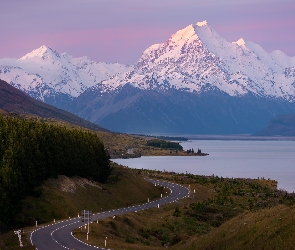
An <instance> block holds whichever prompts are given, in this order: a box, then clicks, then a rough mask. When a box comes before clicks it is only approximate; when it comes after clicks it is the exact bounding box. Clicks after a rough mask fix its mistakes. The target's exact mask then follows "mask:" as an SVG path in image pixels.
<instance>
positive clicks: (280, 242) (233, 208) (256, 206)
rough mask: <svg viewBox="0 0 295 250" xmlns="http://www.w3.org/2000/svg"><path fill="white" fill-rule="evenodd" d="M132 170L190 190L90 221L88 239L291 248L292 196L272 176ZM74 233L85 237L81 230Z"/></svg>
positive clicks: (146, 245) (150, 245)
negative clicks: (172, 198)
mask: <svg viewBox="0 0 295 250" xmlns="http://www.w3.org/2000/svg"><path fill="white" fill-rule="evenodd" d="M130 171H132V172H133V174H135V175H136V176H142V177H144V176H148V177H151V178H157V179H164V180H169V181H173V182H177V183H180V184H182V185H185V186H187V187H189V188H190V190H191V195H190V197H189V198H186V199H183V200H181V201H179V202H177V203H174V204H169V205H165V206H163V207H160V208H154V209H150V210H146V211H142V212H138V213H131V214H127V215H120V216H117V217H116V218H115V219H112V218H109V219H106V220H104V221H102V222H99V223H93V224H92V225H91V232H90V235H89V237H90V238H89V239H90V243H91V244H94V245H97V246H104V240H105V238H106V237H107V241H108V243H107V244H108V247H109V248H113V249H131V250H132V249H134V250H135V249H164V248H167V247H169V248H172V249H272V248H268V247H266V246H272V244H276V246H277V247H275V248H273V249H290V248H288V246H291V245H292V243H293V242H294V240H293V238H294V236H295V233H294V231H292V230H293V229H294V227H295V221H294V218H295V213H294V202H295V195H294V194H289V193H287V192H285V191H282V190H277V188H276V185H277V183H276V181H273V180H265V179H263V178H262V179H255V180H254V179H233V178H221V177H218V176H197V175H191V174H177V173H170V172H160V171H151V170H139V169H137V170H136V169H133V170H130ZM278 211H280V212H279V213H278ZM277 213H278V214H277ZM289 213H292V217H290V219H291V220H290V221H288V216H289V215H288V214H289ZM293 214H294V215H293ZM273 216H278V217H277V218H276V217H273ZM280 223H281V224H280ZM246 229H247V230H246ZM266 229H267V232H266V231H265V230H266ZM270 232H272V233H270ZM281 232H282V234H281ZM74 234H75V236H76V237H78V238H80V239H82V240H83V239H84V240H85V237H86V236H85V232H83V230H82V231H81V229H78V230H75V232H74ZM253 237H254V238H253ZM282 237H283V238H282ZM261 239H263V240H262V241H261ZM233 241H234V242H235V243H234V244H233ZM258 243H259V244H258Z"/></svg>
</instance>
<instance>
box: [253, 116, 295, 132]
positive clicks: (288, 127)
mask: <svg viewBox="0 0 295 250" xmlns="http://www.w3.org/2000/svg"><path fill="white" fill-rule="evenodd" d="M254 135H259V136H274V135H279V136H295V115H294V114H289V115H280V116H277V117H275V118H274V119H272V120H271V121H270V122H269V124H268V126H267V127H266V128H264V129H262V130H261V131H259V132H257V133H255V134H254Z"/></svg>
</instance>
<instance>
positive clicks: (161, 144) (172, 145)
mask: <svg viewBox="0 0 295 250" xmlns="http://www.w3.org/2000/svg"><path fill="white" fill-rule="evenodd" d="M146 145H147V146H151V147H155V148H166V149H178V150H183V148H182V146H181V145H179V143H178V142H171V141H164V140H159V139H153V140H149V141H147V143H146Z"/></svg>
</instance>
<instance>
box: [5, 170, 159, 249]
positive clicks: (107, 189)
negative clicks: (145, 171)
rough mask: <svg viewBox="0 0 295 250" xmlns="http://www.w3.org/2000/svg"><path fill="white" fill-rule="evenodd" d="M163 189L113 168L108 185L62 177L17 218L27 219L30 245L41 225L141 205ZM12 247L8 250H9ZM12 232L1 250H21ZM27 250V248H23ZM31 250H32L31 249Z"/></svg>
mask: <svg viewBox="0 0 295 250" xmlns="http://www.w3.org/2000/svg"><path fill="white" fill-rule="evenodd" d="M162 192H163V191H162V188H160V187H155V186H153V185H152V184H150V183H148V182H146V181H145V180H144V179H143V178H142V177H141V176H138V175H135V174H134V173H132V172H131V171H130V170H128V169H126V168H118V167H114V170H113V172H112V175H111V177H110V181H109V182H108V183H105V184H101V183H96V182H91V181H89V180H87V179H83V178H79V177H73V178H68V177H66V176H59V177H58V178H57V179H54V178H51V179H48V180H47V181H46V182H45V183H44V184H43V185H42V186H41V187H40V188H39V189H38V193H39V196H38V197H34V196H28V197H27V198H26V199H25V200H24V201H23V203H22V208H21V210H20V212H19V214H18V216H20V217H23V218H28V220H29V222H30V224H31V225H32V227H30V228H25V232H26V233H25V234H23V238H24V242H25V243H26V244H28V245H29V232H30V231H32V230H34V229H35V227H34V225H35V222H36V220H37V221H38V224H39V225H41V224H42V223H47V222H51V223H52V222H53V221H54V220H59V219H65V218H69V217H76V216H77V215H78V213H81V210H83V209H89V210H92V211H93V212H100V211H105V210H109V209H114V208H119V207H124V206H129V205H131V204H139V203H143V202H146V201H147V200H148V198H149V199H150V200H152V199H155V198H156V197H160V194H161V193H162ZM5 246H6V247H8V246H9V248H6V247H5ZM13 246H18V239H17V236H16V235H14V233H13V231H11V232H8V233H5V234H2V235H1V234H0V249H1V250H2V249H18V248H17V247H16V248H13ZM23 249H26V248H23ZM28 249H30V248H28Z"/></svg>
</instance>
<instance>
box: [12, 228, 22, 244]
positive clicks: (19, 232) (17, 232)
mask: <svg viewBox="0 0 295 250" xmlns="http://www.w3.org/2000/svg"><path fill="white" fill-rule="evenodd" d="M14 233H15V234H17V236H18V240H19V246H20V247H23V246H24V245H23V243H22V235H21V233H22V230H17V231H14Z"/></svg>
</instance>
